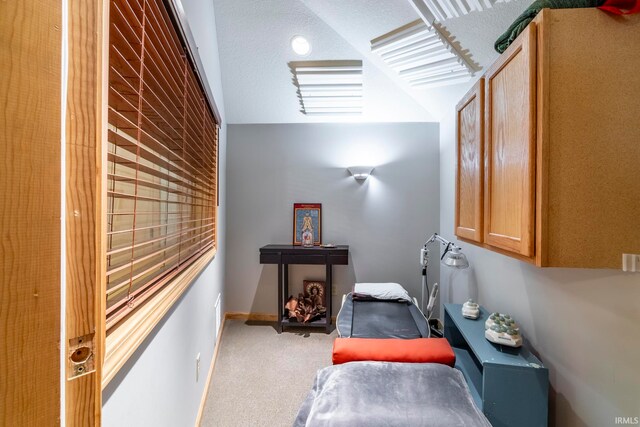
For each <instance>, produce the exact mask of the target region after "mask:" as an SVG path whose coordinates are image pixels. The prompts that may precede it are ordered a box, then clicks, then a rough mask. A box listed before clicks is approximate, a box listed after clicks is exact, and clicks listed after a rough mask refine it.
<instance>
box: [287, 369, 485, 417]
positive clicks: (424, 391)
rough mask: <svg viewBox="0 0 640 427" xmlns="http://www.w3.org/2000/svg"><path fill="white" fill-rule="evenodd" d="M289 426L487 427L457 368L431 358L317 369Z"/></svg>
mask: <svg viewBox="0 0 640 427" xmlns="http://www.w3.org/2000/svg"><path fill="white" fill-rule="evenodd" d="M293 425H294V427H301V426H309V427H316V426H350V427H353V426H355V427H357V426H432V427H440V426H443V427H444V426H465V427H476V426H477V427H491V424H489V421H488V420H487V419H486V418H485V416H484V415H483V414H482V412H480V411H479V410H478V408H477V407H476V406H475V404H474V403H473V399H472V397H471V394H470V393H469V389H468V388H467V385H466V383H465V381H464V377H463V376H462V373H460V371H458V370H456V369H453V368H450V367H448V366H445V365H441V364H437V363H390V362H350V363H345V364H343V365H335V366H329V367H328V368H324V369H321V370H319V371H318V373H317V375H316V379H315V382H314V385H313V388H312V389H311V391H310V392H309V394H308V395H307V398H306V400H305V401H304V403H303V404H302V406H301V407H300V410H299V411H298V415H297V417H296V420H295V422H294V424H293Z"/></svg>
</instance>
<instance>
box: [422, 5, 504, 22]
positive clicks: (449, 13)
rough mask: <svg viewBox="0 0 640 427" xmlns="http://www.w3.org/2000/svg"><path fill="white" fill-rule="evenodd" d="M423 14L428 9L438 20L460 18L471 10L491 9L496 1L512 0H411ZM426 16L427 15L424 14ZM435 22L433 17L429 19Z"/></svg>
mask: <svg viewBox="0 0 640 427" xmlns="http://www.w3.org/2000/svg"><path fill="white" fill-rule="evenodd" d="M410 1H411V3H412V4H413V6H414V7H415V9H416V10H417V11H418V13H420V15H421V16H423V15H428V14H427V13H425V10H428V11H429V12H430V13H431V15H433V18H434V19H435V20H436V21H444V20H445V19H450V18H458V17H460V16H462V15H467V14H468V13H470V12H474V11H477V12H482V11H483V10H487V9H491V8H492V7H493V5H494V4H496V3H509V2H510V1H511V0H410ZM423 17H425V16H423ZM427 21H428V22H433V20H432V19H427Z"/></svg>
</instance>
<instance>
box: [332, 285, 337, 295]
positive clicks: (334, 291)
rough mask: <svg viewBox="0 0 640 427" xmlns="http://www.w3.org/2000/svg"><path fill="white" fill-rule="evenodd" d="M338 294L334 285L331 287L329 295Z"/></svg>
mask: <svg viewBox="0 0 640 427" xmlns="http://www.w3.org/2000/svg"><path fill="white" fill-rule="evenodd" d="M336 295H338V289H337V288H336V287H335V286H332V287H331V296H333V297H335V296H336Z"/></svg>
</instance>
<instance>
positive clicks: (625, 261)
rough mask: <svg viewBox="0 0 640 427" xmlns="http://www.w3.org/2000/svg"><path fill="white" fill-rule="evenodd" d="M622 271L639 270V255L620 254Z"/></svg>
mask: <svg viewBox="0 0 640 427" xmlns="http://www.w3.org/2000/svg"><path fill="white" fill-rule="evenodd" d="M622 271H628V272H632V273H633V272H640V255H639V254H622Z"/></svg>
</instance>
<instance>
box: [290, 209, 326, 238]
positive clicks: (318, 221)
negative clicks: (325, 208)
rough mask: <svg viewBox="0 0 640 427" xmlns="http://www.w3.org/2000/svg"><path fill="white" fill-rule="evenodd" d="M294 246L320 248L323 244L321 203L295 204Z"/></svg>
mask: <svg viewBox="0 0 640 427" xmlns="http://www.w3.org/2000/svg"><path fill="white" fill-rule="evenodd" d="M305 232H307V233H308V234H305ZM311 240H312V242H311ZM305 243H306V244H305ZM293 244H294V245H295V246H320V245H321V244H322V204H321V203H294V204H293Z"/></svg>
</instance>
